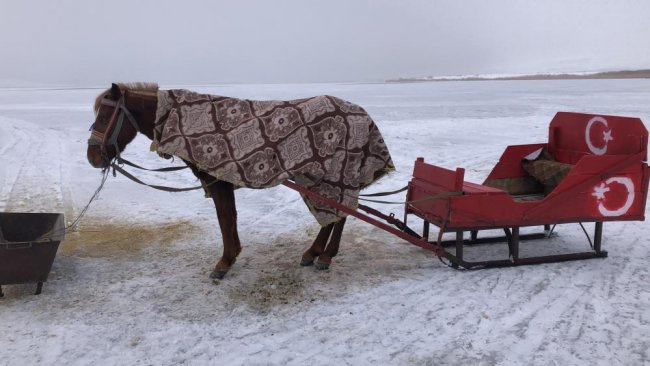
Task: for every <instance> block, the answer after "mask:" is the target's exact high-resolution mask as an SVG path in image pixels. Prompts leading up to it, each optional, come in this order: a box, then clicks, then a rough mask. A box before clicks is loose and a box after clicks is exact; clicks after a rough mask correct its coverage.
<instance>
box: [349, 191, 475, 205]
mask: <svg viewBox="0 0 650 366" xmlns="http://www.w3.org/2000/svg"><path fill="white" fill-rule="evenodd" d="M462 195H463V192H462V191H454V192H443V193H438V194H432V195H428V196H424V197H422V198H418V199H416V200H413V201H381V200H372V199H368V198H363V197H358V199H359V201H365V202H374V203H383V204H387V205H405V204H413V203H418V202H424V201H429V200H435V199H440V198H449V197H453V196H462ZM346 196H348V197H354V195H351V194H346Z"/></svg>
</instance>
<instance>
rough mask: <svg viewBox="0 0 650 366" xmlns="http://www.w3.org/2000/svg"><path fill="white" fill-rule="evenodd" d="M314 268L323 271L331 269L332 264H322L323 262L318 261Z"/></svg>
mask: <svg viewBox="0 0 650 366" xmlns="http://www.w3.org/2000/svg"><path fill="white" fill-rule="evenodd" d="M314 266H315V267H316V269H318V270H321V271H323V270H326V269H329V268H330V264H329V263H326V262H321V261H316V262H315V263H314Z"/></svg>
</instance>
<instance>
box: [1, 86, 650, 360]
mask: <svg viewBox="0 0 650 366" xmlns="http://www.w3.org/2000/svg"><path fill="white" fill-rule="evenodd" d="M107 87H108V85H107ZM161 87H162V88H169V87H170V86H165V85H162V86H161ZM186 88H188V89H192V90H195V91H199V92H207V93H212V94H219V95H227V96H236V97H245V98H249V99H295V98H301V97H307V96H313V95H319V94H329V95H335V96H338V97H341V98H344V99H347V100H349V101H352V102H355V103H357V104H359V105H361V106H363V107H364V108H365V109H366V110H367V111H368V112H369V113H370V115H371V116H372V117H373V118H374V120H375V122H376V123H377V125H378V127H379V128H380V130H381V132H382V134H383V136H384V138H385V140H386V143H387V145H388V148H389V149H390V151H391V155H392V157H393V160H394V162H395V164H396V166H397V171H396V172H394V173H393V174H392V175H391V176H390V177H388V178H386V179H383V180H381V181H380V182H378V183H377V184H376V185H374V186H372V187H371V188H369V189H368V191H369V192H374V191H383V190H391V189H396V188H400V187H402V186H403V185H405V184H406V182H407V181H408V180H409V178H410V174H411V172H412V168H413V161H414V160H415V159H416V157H418V156H422V157H425V159H426V160H427V161H429V162H432V163H435V164H436V165H440V166H443V167H447V168H452V169H453V168H455V167H464V168H465V169H466V179H467V180H470V181H473V182H478V183H480V182H481V181H482V180H483V179H484V178H485V176H486V175H487V174H488V173H489V171H490V170H491V168H492V167H493V165H494V164H495V163H496V161H497V160H498V158H499V156H500V155H501V152H502V151H503V150H504V148H505V147H506V146H507V145H514V144H526V143H537V142H546V141H547V139H548V138H547V135H548V123H549V122H550V120H551V119H552V117H553V115H554V114H555V113H556V112H558V111H571V112H584V113H593V114H606V115H623V116H631V117H640V118H641V119H642V120H643V121H644V122H645V123H646V126H647V124H648V121H650V80H643V79H639V80H580V81H577V80H566V81H480V82H479V81H476V82H474V81H472V82H436V83H432V82H429V83H411V84H293V85H269V84H266V85H223V86H210V87H207V86H201V87H198V86H194V87H192V86H187V87H186ZM99 92H100V90H98V89H76V90H53V89H0V156H2V164H1V165H0V211H28V212H64V213H65V214H66V219H67V220H71V219H72V218H73V217H74V216H76V215H77V214H78V213H79V211H80V210H81V209H82V208H83V206H84V205H85V204H86V202H87V201H88V199H89V198H90V196H91V195H92V193H93V192H94V191H95V189H96V188H97V185H98V184H99V181H100V173H99V171H97V170H95V169H93V168H92V167H91V166H90V165H89V164H88V163H87V161H86V157H85V151H86V140H87V138H88V137H89V132H88V127H89V126H90V124H91V123H92V121H93V119H94V116H93V113H92V103H93V100H94V97H95V96H96V95H97V94H98V93H99ZM124 156H125V157H126V158H128V159H130V160H132V161H135V162H137V163H141V164H143V165H147V166H167V165H168V164H169V163H168V161H165V160H162V159H160V158H158V157H157V155H156V154H155V153H152V152H150V151H149V141H148V140H147V139H146V138H145V137H138V138H137V139H136V140H135V141H134V142H133V143H132V144H131V145H129V147H128V148H127V150H126V152H125V153H124ZM137 174H138V176H141V177H143V178H145V179H147V180H148V181H151V182H153V183H158V184H161V183H162V184H169V185H175V186H186V185H195V184H196V181H195V179H194V178H193V176H192V175H191V174H190V173H187V172H183V173H173V174H169V175H165V174H160V173H150V174H147V173H139V172H138V173H137ZM236 195H237V201H238V216H239V230H240V237H241V240H242V244H243V252H242V254H241V255H240V257H239V259H238V261H237V264H236V265H235V266H234V267H233V269H232V270H231V271H230V272H229V274H228V276H227V277H226V279H224V280H222V281H218V282H213V281H212V280H211V279H209V278H208V274H209V273H210V270H211V269H212V267H213V265H214V263H215V262H216V260H217V259H218V255H220V253H221V238H220V237H219V236H218V226H217V223H216V215H215V213H214V206H213V205H212V202H211V200H209V199H205V198H203V196H202V194H201V193H196V192H193V193H176V194H171V193H164V192H158V191H153V190H150V189H148V188H144V187H142V186H138V185H136V184H134V183H132V182H130V181H128V180H127V179H126V178H124V177H121V176H118V177H117V178H113V177H112V176H111V177H109V180H108V182H107V183H106V187H105V188H104V190H103V191H102V193H101V196H100V200H98V201H96V202H94V203H93V205H92V206H91V208H90V210H89V211H88V214H87V216H86V217H85V218H84V220H83V221H82V224H81V226H80V230H79V232H75V233H71V234H69V235H68V236H67V237H66V240H65V242H64V243H63V244H62V246H61V248H60V249H59V253H58V255H57V258H56V260H55V263H54V267H53V270H52V273H51V274H50V278H49V281H48V282H47V283H46V284H45V286H44V289H43V294H42V295H41V296H33V295H31V292H32V291H33V286H31V285H25V286H6V287H5V288H4V292H5V297H4V298H2V299H0V323H2V324H3V326H4V331H3V332H1V333H0V344H1V345H2V346H1V347H0V364H7V365H15V364H21V365H26V364H48V365H49V364H55V363H56V364H80V365H81V364H89V363H98V364H142V365H148V364H156V365H159V364H163V365H175V364H181V363H185V364H213V363H217V362H219V363H223V364H226V365H264V364H292V365H304V364H316V365H321V364H322V365H331V364H351V365H364V364H392V365H409V364H413V365H441V364H464V365H467V364H476V365H513V364H519V365H521V364H526V365H643V364H650V353H649V351H648V349H650V310H648V307H649V305H650V282H649V281H648V279H649V278H650V276H649V275H650V270H649V269H648V266H647V263H646V262H647V258H648V257H649V254H650V238H648V236H647V232H648V229H647V224H646V223H644V222H625V223H623V222H616V223H606V224H605V225H604V233H603V249H605V250H607V251H609V257H608V258H606V259H604V260H588V261H580V262H565V263H555V264H545V265H539V266H528V267H518V268H506V269H495V270H483V271H455V270H452V269H450V268H448V267H446V266H444V265H443V264H442V263H440V262H439V261H438V260H437V259H436V258H435V257H434V256H433V255H432V254H430V253H427V252H425V251H423V250H420V249H419V248H417V247H414V246H410V245H406V244H405V243H404V242H403V241H401V240H400V239H399V238H396V237H393V236H391V235H389V234H386V233H384V232H382V231H380V230H379V229H376V228H374V227H372V226H369V225H367V224H364V223H362V222H360V221H359V220H356V219H350V220H349V221H348V224H347V225H346V230H345V231H344V235H343V239H342V242H341V250H340V252H339V256H338V257H336V258H335V259H334V262H333V265H332V267H331V269H330V270H329V271H320V272H319V271H316V270H315V269H314V268H302V267H300V266H299V265H298V263H299V261H300V256H301V254H302V252H303V251H304V250H305V249H306V248H307V247H308V246H309V245H310V244H311V241H312V240H313V238H314V237H315V235H316V233H317V231H318V225H317V224H316V222H315V221H314V220H313V217H312V216H311V215H310V214H309V212H308V211H307V208H306V207H305V206H304V204H303V202H302V200H301V199H300V197H299V196H298V194H297V193H296V192H293V191H290V190H289V189H287V188H285V187H276V188H272V189H268V190H263V191H256V190H246V189H241V190H238V191H237V193H236ZM402 198H403V197H402V196H398V197H396V198H395V199H396V200H401V199H402ZM374 207H378V208H379V209H381V210H382V211H384V212H390V211H392V212H394V213H396V215H397V216H398V217H400V216H401V214H402V207H401V206H388V205H374ZM279 217H282V218H283V219H290V220H291V222H293V223H294V224H293V225H291V226H286V225H284V224H281V223H280V222H279V220H278V218H279ZM556 232H557V234H558V235H557V236H556V237H554V238H553V239H551V240H550V241H549V243H548V245H549V246H556V247H565V246H573V245H578V246H580V245H583V246H588V244H587V243H586V240H585V237H584V234H583V233H582V230H581V229H580V227H579V226H578V225H577V224H567V225H559V226H558V228H557V229H556ZM536 245H539V243H537V244H536ZM524 247H525V244H524ZM583 248H584V247H583ZM524 250H525V249H524ZM504 253H505V255H506V256H507V249H506V247H505V245H497V246H496V247H494V248H481V249H479V250H478V251H477V252H476V253H474V254H475V255H478V256H480V255H504Z"/></svg>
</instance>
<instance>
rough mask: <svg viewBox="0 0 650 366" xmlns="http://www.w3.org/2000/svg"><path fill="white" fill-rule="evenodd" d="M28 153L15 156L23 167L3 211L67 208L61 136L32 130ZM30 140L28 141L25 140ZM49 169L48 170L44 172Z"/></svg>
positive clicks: (9, 190) (55, 132)
mask: <svg viewBox="0 0 650 366" xmlns="http://www.w3.org/2000/svg"><path fill="white" fill-rule="evenodd" d="M29 132H30V135H29V136H28V137H29V141H31V143H29V144H27V146H28V147H27V149H26V151H24V152H22V154H21V153H17V154H11V155H12V156H11V157H10V159H11V160H12V162H17V163H19V166H20V168H19V169H18V172H17V174H16V177H15V180H14V181H13V183H12V184H11V185H8V186H9V187H10V188H8V198H7V199H6V205H5V207H4V208H3V209H4V210H6V211H12V212H57V211H61V210H62V209H63V192H62V190H61V170H62V165H61V156H60V154H61V149H60V141H59V140H60V136H59V133H58V132H57V131H55V130H53V129H36V128H34V129H31V131H29ZM25 141H27V139H25ZM42 167H47V168H46V169H41V168H42Z"/></svg>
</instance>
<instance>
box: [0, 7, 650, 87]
mask: <svg viewBox="0 0 650 366" xmlns="http://www.w3.org/2000/svg"><path fill="white" fill-rule="evenodd" d="M0 3H1V5H0V86H12V85H8V84H16V83H23V82H25V83H49V84H67V85H76V86H91V85H99V86H104V85H106V83H108V82H110V81H118V80H119V81H135V80H143V81H158V82H160V83H163V84H197V83H198V84H209V83H220V82H237V83H239V82H246V83H250V82H252V83H267V82H270V83H277V82H328V81H381V80H385V79H390V78H397V77H407V76H429V75H458V74H484V73H529V72H548V71H552V72H559V71H568V72H572V71H596V70H613V69H640V68H650V1H645V0H629V1H628V0H609V1H605V0H556V1H536V0H519V1H515V0H511V1H500V0H489V1H488V0H471V1H463V0H422V1H415V0H393V1H387V0H376V1H371V0H326V1H325V0H322V1H309V0H273V1H271V0H229V1H207V0H206V1H198V0H175V1H168V0H146V1H137V0H131V1H129V0H111V1H90V0H75V1H72V0H63V1H57V0H0Z"/></svg>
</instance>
